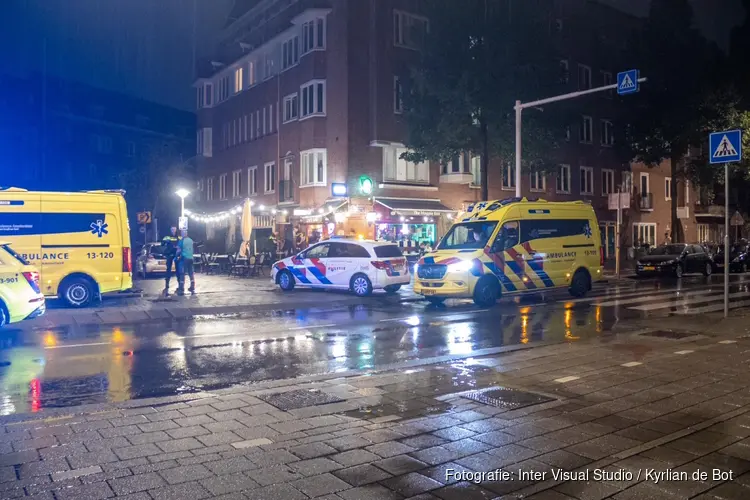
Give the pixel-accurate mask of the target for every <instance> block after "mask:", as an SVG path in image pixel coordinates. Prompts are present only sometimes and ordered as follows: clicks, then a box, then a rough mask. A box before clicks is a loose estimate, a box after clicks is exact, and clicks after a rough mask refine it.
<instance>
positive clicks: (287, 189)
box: [279, 180, 294, 203]
mask: <svg viewBox="0 0 750 500" xmlns="http://www.w3.org/2000/svg"><path fill="white" fill-rule="evenodd" d="M290 201H294V181H292V180H285V181H279V203H289V202H290Z"/></svg>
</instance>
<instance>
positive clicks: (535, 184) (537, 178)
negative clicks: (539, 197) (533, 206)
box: [530, 172, 547, 192]
mask: <svg viewBox="0 0 750 500" xmlns="http://www.w3.org/2000/svg"><path fill="white" fill-rule="evenodd" d="M546 189H547V179H546V177H545V176H544V174H543V173H541V172H531V184H530V190H531V191H536V192H543V191H545V190H546Z"/></svg>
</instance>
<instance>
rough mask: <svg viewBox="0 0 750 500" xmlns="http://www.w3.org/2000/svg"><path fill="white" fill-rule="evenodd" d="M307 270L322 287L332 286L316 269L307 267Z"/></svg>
mask: <svg viewBox="0 0 750 500" xmlns="http://www.w3.org/2000/svg"><path fill="white" fill-rule="evenodd" d="M307 270H308V271H309V272H310V273H312V275H313V276H315V278H317V280H318V281H320V283H321V284H323V285H331V284H332V283H331V280H329V279H328V278H326V277H325V276H324V275H323V273H321V272H320V269H318V268H317V267H308V268H307Z"/></svg>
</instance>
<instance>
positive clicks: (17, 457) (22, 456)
mask: <svg viewBox="0 0 750 500" xmlns="http://www.w3.org/2000/svg"><path fill="white" fill-rule="evenodd" d="M38 459H39V453H38V452H37V451H36V450H27V451H18V452H14V453H4V454H2V455H0V466H3V465H17V464H23V463H27V462H34V461H36V460H38Z"/></svg>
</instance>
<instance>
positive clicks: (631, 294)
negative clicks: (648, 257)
mask: <svg viewBox="0 0 750 500" xmlns="http://www.w3.org/2000/svg"><path fill="white" fill-rule="evenodd" d="M682 290H684V289H683V288H665V289H661V290H659V289H654V290H640V291H633V290H628V291H627V293H606V294H601V295H596V296H593V297H583V298H581V299H571V300H565V299H563V300H560V301H558V302H571V303H573V304H577V303H579V302H594V301H596V300H599V299H604V300H612V299H621V298H622V299H624V298H627V297H636V296H638V295H643V294H644V293H648V294H651V295H658V294H666V293H672V292H680V291H682Z"/></svg>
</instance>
